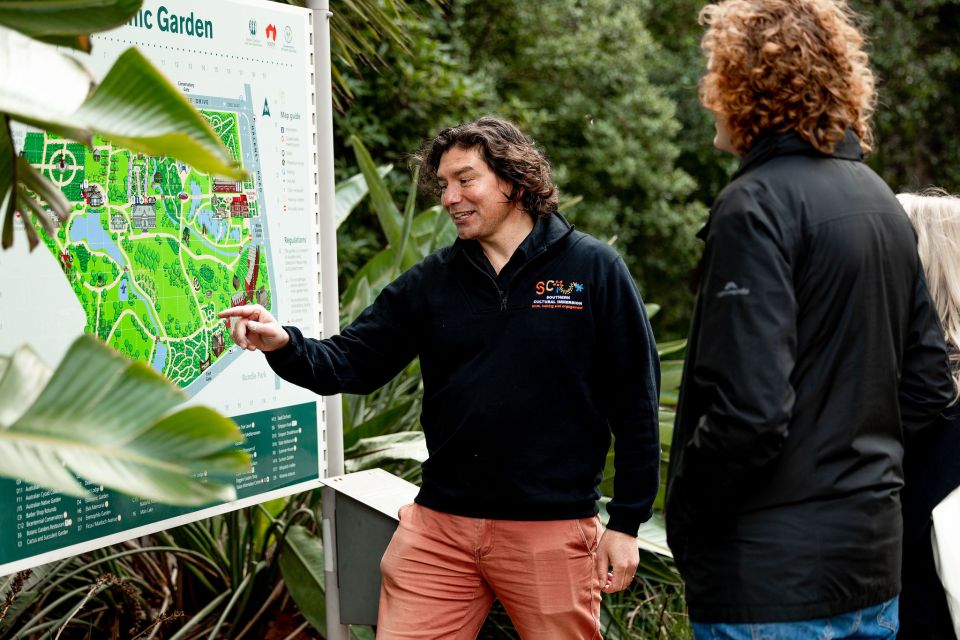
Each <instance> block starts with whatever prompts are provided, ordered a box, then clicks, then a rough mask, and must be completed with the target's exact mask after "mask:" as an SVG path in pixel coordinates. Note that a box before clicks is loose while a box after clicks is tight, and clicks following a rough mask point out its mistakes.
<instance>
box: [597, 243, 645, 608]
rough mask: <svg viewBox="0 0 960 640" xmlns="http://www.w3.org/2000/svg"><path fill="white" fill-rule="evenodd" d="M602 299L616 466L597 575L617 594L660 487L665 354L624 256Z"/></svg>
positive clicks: (606, 392) (601, 337) (634, 561)
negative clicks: (660, 351) (662, 364)
mask: <svg viewBox="0 0 960 640" xmlns="http://www.w3.org/2000/svg"><path fill="white" fill-rule="evenodd" d="M596 300H597V307H598V308H597V310H596V314H597V336H598V338H597V339H598V343H599V345H600V353H601V354H602V361H601V367H602V371H603V376H604V385H603V386H604V389H603V399H604V403H605V413H606V416H607V420H608V421H609V423H610V428H611V431H612V432H613V436H614V445H613V450H614V469H615V471H616V474H615V476H614V480H613V499H612V500H611V501H610V503H609V504H608V505H607V512H608V513H609V514H610V520H609V522H608V523H607V530H606V531H605V532H604V534H603V537H602V538H601V540H600V546H599V547H598V549H597V574H598V576H599V578H600V585H601V587H602V589H603V590H604V591H606V592H608V593H612V592H615V591H619V590H621V589H623V588H625V587H627V586H628V585H629V584H630V581H631V580H632V578H633V574H634V572H635V571H636V568H637V565H638V563H639V551H638V549H637V540H636V536H637V530H638V529H639V528H640V525H641V524H642V523H643V522H645V521H646V520H648V519H649V518H650V516H651V515H652V513H653V501H654V499H655V498H656V496H657V489H658V488H659V484H660V425H659V420H658V408H659V398H660V359H659V357H658V355H657V345H656V343H655V341H654V338H653V330H652V329H651V328H650V321H649V320H648V319H647V314H646V312H645V311H644V307H643V301H642V300H641V298H640V292H639V291H638V290H637V285H636V283H635V282H634V281H633V278H632V277H631V275H630V272H629V271H628V270H627V267H626V265H625V264H624V263H623V260H622V259H621V258H619V257H618V258H617V259H616V260H615V262H614V263H613V264H612V265H611V266H610V271H609V273H608V274H607V277H606V278H604V280H603V283H602V285H601V289H600V292H599V295H598V296H597V299H596Z"/></svg>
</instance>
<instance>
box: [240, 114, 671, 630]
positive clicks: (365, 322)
mask: <svg viewBox="0 0 960 640" xmlns="http://www.w3.org/2000/svg"><path fill="white" fill-rule="evenodd" d="M419 159H420V161H421V170H422V175H423V179H424V182H425V184H429V185H432V186H435V187H437V188H438V190H439V195H440V199H441V202H442V204H443V206H444V208H445V209H446V210H447V213H448V214H449V215H450V217H451V218H452V220H453V222H454V224H456V227H457V236H458V239H457V240H456V242H455V243H454V244H453V245H452V246H450V247H447V248H445V249H442V250H440V251H438V252H436V253H434V254H432V255H430V256H428V257H427V258H425V259H424V260H423V261H422V262H420V263H419V264H417V265H415V266H413V267H411V268H410V269H409V270H407V271H406V272H405V273H403V274H402V275H401V276H400V277H399V278H397V280H396V281H394V282H393V283H392V284H390V285H389V286H387V287H386V288H385V289H384V290H383V291H382V292H381V293H380V295H379V296H378V297H377V299H376V301H375V302H374V303H373V305H371V306H370V307H369V308H368V309H366V310H365V311H364V312H363V313H362V314H361V315H360V316H359V317H358V318H357V320H356V321H354V322H353V323H352V324H350V325H349V326H348V327H346V328H345V329H344V330H343V333H342V334H341V335H339V336H335V337H333V338H330V339H327V340H314V339H309V338H305V337H304V336H303V335H302V334H301V333H300V331H299V330H297V329H296V328H295V327H282V326H280V324H279V323H277V321H276V320H274V319H273V318H272V317H271V316H270V314H268V313H267V312H266V311H265V310H264V309H263V308H262V307H259V306H256V305H253V306H249V307H236V308H232V309H227V310H226V311H224V312H222V313H221V316H223V317H231V316H233V317H236V318H237V320H236V321H235V322H234V323H233V327H232V330H231V336H232V337H233V339H234V341H235V342H236V343H237V344H238V345H239V346H241V347H244V348H248V349H259V350H261V351H264V352H267V361H268V362H269V363H270V365H271V367H273V369H274V370H275V371H276V372H277V373H278V374H279V375H280V376H281V377H283V378H284V379H286V380H289V381H291V382H293V383H294V384H298V385H301V386H304V387H307V388H309V389H313V390H314V391H316V392H317V393H319V394H322V395H331V394H335V393H339V392H342V391H344V392H348V393H370V392H371V391H373V390H374V389H376V388H377V387H379V386H380V385H382V384H384V383H385V382H387V381H388V380H390V379H391V378H392V377H393V376H395V375H396V374H397V373H398V372H399V371H401V370H402V369H403V368H404V367H406V366H407V365H408V364H409V363H410V361H411V360H413V358H415V357H417V356H419V358H420V367H421V372H422V375H423V410H422V414H421V419H420V421H421V423H422V425H423V430H424V433H425V435H426V439H427V448H428V450H429V454H430V457H429V459H428V460H427V461H426V462H424V463H423V484H422V486H421V488H420V492H419V494H418V495H417V498H416V502H415V503H414V504H411V505H408V506H406V507H404V508H403V509H401V513H400V517H401V520H400V526H399V528H398V529H397V532H396V534H395V535H394V537H393V540H392V541H391V543H390V546H389V547H388V549H387V551H386V553H385V554H384V557H383V560H382V562H381V573H382V576H383V582H382V590H381V597H380V615H379V624H378V626H377V637H378V638H381V639H388V640H391V639H405V638H409V639H414V638H415V639H434V638H449V639H454V640H460V639H463V640H466V639H469V638H474V637H476V635H477V632H478V631H479V629H480V627H481V625H482V624H483V621H484V618H485V617H486V614H487V612H488V611H489V609H490V607H491V605H492V603H493V600H494V598H497V599H499V600H500V602H501V603H502V604H503V606H504V608H505V609H506V611H507V613H508V614H509V615H510V617H511V619H512V620H513V623H514V625H515V626H516V628H517V630H518V631H519V632H520V635H521V637H523V638H524V639H525V640H530V639H542V640H556V639H558V638H564V639H567V638H569V639H571V640H572V639H584V640H588V639H592V638H599V637H600V631H599V627H600V617H599V616H600V597H601V596H600V594H601V591H603V592H607V593H612V592H615V591H619V590H621V589H623V588H625V587H626V586H628V585H629V584H630V582H631V580H632V579H633V574H634V572H635V571H636V568H637V565H638V562H639V552H638V549H637V542H636V535H637V530H638V528H639V526H640V524H641V523H642V522H643V521H645V520H646V519H647V518H649V517H650V515H651V511H652V505H653V500H654V498H655V496H656V493H657V486H658V482H659V461H660V445H659V425H658V411H657V402H658V396H659V384H660V372H659V362H658V358H657V351H656V345H655V344H654V339H653V335H652V332H651V329H650V324H649V322H648V320H647V317H646V314H645V313H644V308H643V302H642V301H641V299H640V294H639V292H638V290H637V287H636V284H635V283H634V281H633V279H632V278H631V276H630V274H629V272H628V271H627V268H626V266H624V263H623V260H622V259H621V258H620V257H619V256H618V255H617V253H616V252H615V251H614V250H613V249H612V248H610V247H609V246H608V245H606V244H605V243H602V242H599V241H597V240H595V239H594V238H591V237H590V236H588V235H586V234H584V233H581V232H579V231H574V229H573V227H572V226H570V224H568V223H567V221H566V220H564V218H563V217H562V216H561V215H560V214H559V213H558V211H557V190H556V187H555V186H554V184H553V181H552V179H551V176H550V165H549V163H548V162H547V160H546V158H545V157H544V156H543V154H542V153H541V152H540V151H539V149H537V148H536V146H535V145H534V144H533V142H532V141H531V140H530V139H529V138H527V137H526V136H525V135H523V133H521V132H520V130H519V129H517V127H516V126H514V125H513V124H511V123H509V122H506V121H503V120H497V119H493V118H481V119H479V120H477V121H475V122H470V123H467V124H463V125H460V126H457V127H453V128H450V129H444V130H443V131H441V132H440V134H439V135H438V136H437V137H436V138H435V139H434V140H433V141H431V142H430V143H428V144H427V145H426V146H425V147H424V149H423V150H422V152H421V155H420V158H419ZM611 433H612V434H613V436H615V438H616V442H615V444H614V451H615V454H614V455H615V457H614V460H615V467H616V476H615V478H614V497H613V500H612V501H611V502H610V503H609V504H608V506H607V512H608V513H609V514H610V519H609V522H608V523H607V527H606V530H605V531H603V530H602V527H601V526H600V521H599V519H598V517H597V512H598V507H597V499H598V498H599V497H600V494H599V491H598V489H597V487H598V485H599V483H600V481H601V480H602V478H603V470H604V463H605V461H606V457H607V452H608V450H609V448H610V441H611Z"/></svg>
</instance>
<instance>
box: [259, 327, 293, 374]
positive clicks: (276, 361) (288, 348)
mask: <svg viewBox="0 0 960 640" xmlns="http://www.w3.org/2000/svg"><path fill="white" fill-rule="evenodd" d="M283 329H284V331H286V332H287V335H288V336H290V341H289V342H287V344H285V345H283V346H282V347H280V348H279V349H277V350H276V351H267V352H264V354H263V355H265V356H266V357H267V364H269V365H270V367H271V368H273V369H276V368H277V367H282V366H283V365H285V364H288V363H289V362H291V361H293V360H296V359H298V358H300V357H301V356H302V355H303V334H302V333H300V329H297V328H296V327H294V326H287V325H284V327H283Z"/></svg>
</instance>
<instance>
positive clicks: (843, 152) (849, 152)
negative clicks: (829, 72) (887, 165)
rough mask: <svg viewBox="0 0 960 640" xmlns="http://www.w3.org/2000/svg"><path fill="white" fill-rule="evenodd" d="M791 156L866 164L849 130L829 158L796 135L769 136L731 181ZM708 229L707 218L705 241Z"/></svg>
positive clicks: (759, 140) (700, 235)
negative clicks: (853, 161) (772, 161)
mask: <svg viewBox="0 0 960 640" xmlns="http://www.w3.org/2000/svg"><path fill="white" fill-rule="evenodd" d="M790 155H801V156H813V157H821V158H837V159H839V160H857V161H861V160H863V148H862V147H861V146H860V138H859V137H858V136H857V134H855V133H854V132H853V131H852V130H850V129H847V131H846V134H845V135H844V137H843V140H841V141H840V142H838V143H837V145H836V146H835V147H834V149H833V153H829V154H824V153H822V152H821V151H819V150H818V149H817V148H816V147H814V146H813V145H812V144H810V143H809V142H807V141H806V140H804V139H803V138H801V137H800V136H799V135H798V134H797V133H796V132H794V131H787V132H783V133H766V134H764V135H762V136H760V137H759V138H757V141H756V142H755V143H754V144H753V147H751V148H750V151H748V152H747V155H745V156H744V157H743V159H742V160H741V161H740V166H739V168H737V172H736V173H734V174H733V178H731V180H736V179H737V178H739V177H740V176H742V175H743V174H745V173H747V172H748V171H750V170H751V169H755V168H757V167H759V166H760V165H762V164H763V163H765V162H768V161H769V160H772V159H773V158H778V157H780V156H790ZM709 229H710V218H707V221H706V223H704V225H703V227H701V228H700V231H698V232H697V237H698V238H700V239H701V240H703V241H706V239H707V232H708V231H709Z"/></svg>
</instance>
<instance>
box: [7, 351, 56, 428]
mask: <svg viewBox="0 0 960 640" xmlns="http://www.w3.org/2000/svg"><path fill="white" fill-rule="evenodd" d="M52 373H53V372H52V371H50V367H48V366H47V364H46V363H45V362H43V360H41V359H40V358H39V357H38V356H37V354H36V353H35V352H34V351H33V350H32V349H29V348H26V347H21V348H20V349H18V350H17V351H16V353H14V354H13V356H0V430H3V429H6V428H8V427H9V426H10V425H12V424H13V423H15V422H16V421H17V420H18V419H19V418H20V416H22V415H23V414H24V413H26V411H27V409H29V408H30V405H32V404H33V403H34V401H35V400H36V399H37V397H38V396H39V395H40V392H41V391H42V390H43V387H44V385H46V384H47V382H48V381H49V380H50V376H51V375H52Z"/></svg>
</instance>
